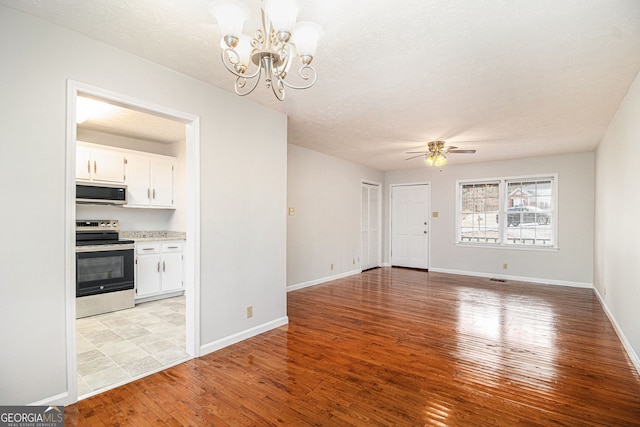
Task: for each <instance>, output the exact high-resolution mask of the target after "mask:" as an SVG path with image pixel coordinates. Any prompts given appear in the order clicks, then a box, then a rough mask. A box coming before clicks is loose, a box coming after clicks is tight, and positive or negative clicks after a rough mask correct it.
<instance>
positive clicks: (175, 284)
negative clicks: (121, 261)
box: [135, 241, 184, 299]
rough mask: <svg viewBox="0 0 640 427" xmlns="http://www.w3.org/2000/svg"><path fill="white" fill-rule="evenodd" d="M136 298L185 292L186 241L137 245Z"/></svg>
mask: <svg viewBox="0 0 640 427" xmlns="http://www.w3.org/2000/svg"><path fill="white" fill-rule="evenodd" d="M135 263H136V280H135V283H136V299H141V298H146V297H152V296H153V297H155V296H157V297H162V295H164V294H173V293H175V292H176V291H181V290H183V289H184V271H183V265H184V259H183V242H181V241H179V242H167V241H163V242H148V243H147V242H145V243H136V261H135Z"/></svg>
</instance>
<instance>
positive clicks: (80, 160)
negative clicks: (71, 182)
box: [76, 141, 125, 183]
mask: <svg viewBox="0 0 640 427" xmlns="http://www.w3.org/2000/svg"><path fill="white" fill-rule="evenodd" d="M76 179H78V180H84V181H98V182H118V183H123V182H125V155H124V153H122V152H120V151H115V150H109V149H103V148H99V147H97V146H94V145H92V144H89V143H84V142H80V141H78V144H77V146H76Z"/></svg>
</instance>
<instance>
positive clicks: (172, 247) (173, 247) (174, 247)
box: [167, 246, 178, 249]
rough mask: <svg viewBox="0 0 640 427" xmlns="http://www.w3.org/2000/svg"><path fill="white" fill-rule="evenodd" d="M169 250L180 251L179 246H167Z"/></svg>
mask: <svg viewBox="0 0 640 427" xmlns="http://www.w3.org/2000/svg"><path fill="white" fill-rule="evenodd" d="M167 249H178V247H177V246H167Z"/></svg>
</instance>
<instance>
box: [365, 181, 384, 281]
mask: <svg viewBox="0 0 640 427" xmlns="http://www.w3.org/2000/svg"><path fill="white" fill-rule="evenodd" d="M360 253H361V267H362V269H363V270H367V269H370V268H375V267H379V266H380V186H379V185H373V184H364V183H363V184H362V250H361V251H360Z"/></svg>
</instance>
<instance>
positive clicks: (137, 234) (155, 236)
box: [120, 231, 187, 242]
mask: <svg viewBox="0 0 640 427" xmlns="http://www.w3.org/2000/svg"><path fill="white" fill-rule="evenodd" d="M120 238H121V239H131V240H134V241H136V242H154V241H162V240H186V239H187V233H185V232H184V231H121V232H120Z"/></svg>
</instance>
